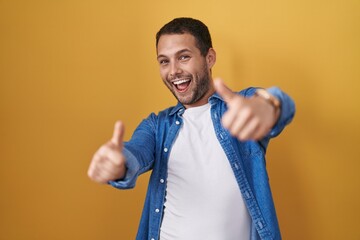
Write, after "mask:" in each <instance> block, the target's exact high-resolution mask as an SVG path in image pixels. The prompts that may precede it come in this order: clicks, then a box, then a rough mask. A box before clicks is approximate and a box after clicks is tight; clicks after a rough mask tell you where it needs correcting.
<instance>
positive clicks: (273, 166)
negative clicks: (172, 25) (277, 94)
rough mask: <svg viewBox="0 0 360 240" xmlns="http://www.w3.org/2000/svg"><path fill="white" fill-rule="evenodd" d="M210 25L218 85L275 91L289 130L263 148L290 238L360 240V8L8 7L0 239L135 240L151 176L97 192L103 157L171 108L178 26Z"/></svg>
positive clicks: (1, 32) (216, 4)
mask: <svg viewBox="0 0 360 240" xmlns="http://www.w3.org/2000/svg"><path fill="white" fill-rule="evenodd" d="M179 16H191V17H195V18H199V19H201V20H203V21H204V22H205V23H206V24H207V25H208V27H209V29H210V31H211V33H212V36H213V43H214V48H215V49H216V50H217V54H218V55H217V57H218V59H217V60H218V61H217V64H216V65H215V68H214V76H221V77H223V78H224V79H225V81H226V82H227V84H228V85H229V86H230V87H231V88H233V89H234V90H235V89H237V90H238V89H242V88H245V87H248V86H263V87H269V86H272V85H277V86H280V87H281V88H282V89H283V90H284V91H286V92H288V93H289V94H290V95H291V96H292V97H293V98H294V100H295V101H296V104H297V114H296V117H295V120H294V122H293V123H292V124H291V125H290V126H289V127H288V128H287V129H286V131H285V132H284V133H283V134H282V135H281V137H279V138H277V139H275V140H274V141H273V142H272V144H271V145H270V147H269V150H268V170H269V174H270V181H271V185H272V190H273V194H274V198H275V203H276V207H277V212H278V215H279V220H280V226H281V229H282V235H283V238H284V239H292V240H293V239H299V240H304V239H316V240H318V239H356V240H359V239H360V228H359V225H360V217H359V214H360V208H359V202H360V191H359V183H360V177H359V176H360V174H359V170H360V159H359V149H360V148H359V143H360V142H359V137H360V130H359V129H360V128H359V119H360V109H359V103H360V97H359V91H360V1H359V0H348V1H344V0H327V1H325V0H314V1H308V0H307V1H285V0H274V1H238V0H233V1H214V0H206V1H205V0H203V1H194V0H184V1H163V0H154V1H136V0H135V1H121V0H120V1H114V0H105V1H96V0H87V1H80V0H74V1H70V0H69V1H50V0H48V1H39V0H32V1H25V0H24V1H21V0H19V1H16V0H14V1H6V0H0V107H1V108H0V110H1V115H0V121H1V122H0V124H1V125H0V143H1V152H0V159H1V161H0V191H1V192H0V194H1V195H0V239H1V240H3V239H4V240H8V239H27V240H35V239H52V240H56V239H66V240H70V239H87V240H91V239H134V237H135V233H136V230H137V225H138V221H139V218H140V213H141V209H142V205H143V200H144V195H145V191H146V186H147V179H148V177H149V175H148V174H147V175H145V176H143V177H142V178H140V181H139V182H138V185H137V188H136V189H134V190H130V191H118V190H115V189H113V188H111V187H109V186H104V185H98V184H95V183H93V182H91V181H90V180H89V179H88V178H87V175H86V172H87V167H88V164H89V162H90V159H91V157H92V154H93V153H94V152H95V150H96V149H97V148H98V147H99V146H100V145H101V144H102V143H103V142H105V141H107V140H108V139H109V138H110V137H111V134H112V128H113V123H114V122H115V120H116V119H122V120H123V121H124V122H125V124H126V128H127V132H126V139H129V137H130V136H131V133H132V131H133V130H134V128H135V127H136V126H137V124H138V123H139V122H140V121H141V119H143V118H145V117H146V116H147V115H148V114H149V113H150V112H158V111H159V110H161V109H163V108H165V107H168V106H170V105H173V104H175V100H174V98H173V96H172V95H171V94H170V93H169V92H168V90H167V89H166V87H165V86H164V85H163V83H162V81H161V79H160V77H159V73H158V66H157V63H156V61H155V57H156V56H155V37H154V36H155V33H156V32H157V30H158V29H159V28H160V27H161V26H162V25H163V24H165V23H166V22H168V21H170V20H171V19H173V18H174V17H179Z"/></svg>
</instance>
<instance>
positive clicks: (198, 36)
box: [156, 17, 212, 56]
mask: <svg viewBox="0 0 360 240" xmlns="http://www.w3.org/2000/svg"><path fill="white" fill-rule="evenodd" d="M184 33H189V34H191V35H193V36H194V37H195V40H196V46H197V48H198V49H199V50H200V53H201V55H203V56H206V54H207V53H208V51H209V49H210V48H212V42H211V36H210V32H209V29H208V28H207V26H206V25H205V24H204V23H202V22H201V21H199V20H197V19H193V18H185V17H182V18H175V19H173V20H172V21H170V22H168V23H167V24H165V25H164V26H163V27H162V28H161V29H160V30H159V32H158V33H157V34H156V48H157V46H158V43H159V39H160V37H161V36H162V35H165V34H184Z"/></svg>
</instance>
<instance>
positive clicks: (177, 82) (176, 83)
mask: <svg viewBox="0 0 360 240" xmlns="http://www.w3.org/2000/svg"><path fill="white" fill-rule="evenodd" d="M188 81H190V80H189V79H187V80H178V81H175V82H173V84H175V85H179V84H182V83H184V82H188Z"/></svg>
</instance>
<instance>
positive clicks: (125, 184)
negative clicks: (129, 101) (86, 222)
mask: <svg viewBox="0 0 360 240" xmlns="http://www.w3.org/2000/svg"><path fill="white" fill-rule="evenodd" d="M155 119H156V116H155V115H154V114H152V115H150V117H149V118H147V119H145V120H143V121H142V123H141V124H140V125H139V126H138V127H137V129H136V130H135V132H134V134H133V136H132V138H131V140H130V141H129V142H125V143H123V133H124V127H123V124H122V123H121V122H120V121H118V122H117V123H116V124H115V129H114V135H113V138H112V139H111V140H110V141H109V142H107V143H105V144H104V145H102V146H101V147H100V149H99V150H98V151H97V152H96V153H95V154H94V156H93V159H92V161H91V163H90V167H89V170H88V176H89V177H90V179H92V180H93V181H95V182H98V183H109V184H111V185H112V186H114V187H117V188H121V189H128V188H133V187H134V186H135V183H136V180H137V177H138V176H139V175H140V174H141V173H143V172H145V171H147V170H149V169H150V168H151V167H152V164H153V161H154V149H155Z"/></svg>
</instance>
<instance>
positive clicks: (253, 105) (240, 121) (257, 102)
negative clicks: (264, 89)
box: [214, 79, 279, 141]
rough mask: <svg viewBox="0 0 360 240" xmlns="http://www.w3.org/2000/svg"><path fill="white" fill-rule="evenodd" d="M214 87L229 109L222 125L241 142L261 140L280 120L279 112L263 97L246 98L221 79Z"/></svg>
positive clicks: (222, 120) (216, 81)
mask: <svg viewBox="0 0 360 240" xmlns="http://www.w3.org/2000/svg"><path fill="white" fill-rule="evenodd" d="M214 86H215V90H216V92H217V93H218V94H219V95H220V96H221V97H222V98H223V99H224V101H225V102H226V105H227V107H228V110H227V112H226V113H225V114H224V116H223V117H222V119H221V122H222V125H223V126H224V127H225V128H226V129H228V130H229V132H230V133H231V135H233V136H234V137H236V138H238V139H239V140H242V141H244V140H260V139H261V138H263V137H264V136H265V135H266V134H267V133H268V132H269V131H270V130H271V128H272V127H273V126H274V124H275V123H276V121H277V119H278V118H279V111H275V110H276V109H275V108H274V106H272V105H271V104H270V103H268V102H267V101H266V100H265V99H263V98H261V97H256V96H254V97H250V98H244V97H242V96H240V95H238V94H236V93H234V92H232V91H231V90H230V89H229V88H228V87H227V86H226V85H225V84H224V83H223V81H222V80H221V79H217V80H215V82H214Z"/></svg>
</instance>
